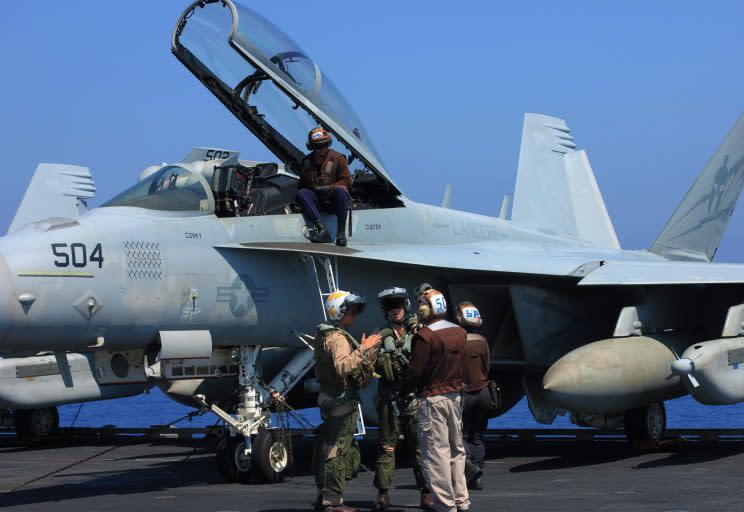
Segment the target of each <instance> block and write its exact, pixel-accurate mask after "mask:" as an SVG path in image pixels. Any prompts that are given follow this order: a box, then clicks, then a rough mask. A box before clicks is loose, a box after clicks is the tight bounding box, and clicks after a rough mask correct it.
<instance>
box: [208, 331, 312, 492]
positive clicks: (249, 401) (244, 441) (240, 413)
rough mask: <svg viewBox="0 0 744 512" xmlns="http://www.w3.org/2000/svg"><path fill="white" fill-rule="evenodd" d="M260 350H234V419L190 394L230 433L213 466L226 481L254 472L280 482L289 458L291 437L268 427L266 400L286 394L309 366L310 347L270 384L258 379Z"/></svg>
mask: <svg viewBox="0 0 744 512" xmlns="http://www.w3.org/2000/svg"><path fill="white" fill-rule="evenodd" d="M260 355H261V347H260V346H241V347H238V348H235V349H234V350H233V359H234V360H237V361H239V363H240V373H239V375H238V387H239V388H238V389H239V393H238V404H237V407H236V413H237V414H236V418H233V417H232V416H231V415H230V414H228V413H227V412H225V411H224V410H222V409H221V408H220V407H218V406H217V405H214V404H210V403H208V402H207V400H206V397H204V396H203V395H196V396H195V397H194V398H195V399H196V401H197V402H199V403H200V404H201V405H202V406H203V407H205V408H207V409H209V410H210V411H211V412H212V413H214V414H215V415H217V416H218V417H219V418H221V419H222V420H223V421H224V422H225V424H226V426H227V428H228V433H229V435H228V436H226V437H225V438H224V439H222V440H221V441H220V443H219V444H218V446H217V467H218V469H219V471H220V474H221V475H222V476H223V478H225V480H227V481H229V482H245V481H247V480H251V479H252V478H253V477H254V476H260V477H262V478H263V479H264V480H266V481H268V482H281V481H282V480H284V478H285V477H286V475H287V473H288V469H289V468H290V466H291V463H292V446H291V440H290V437H289V436H288V435H287V433H286V432H284V431H282V430H278V429H272V428H269V425H270V423H271V410H270V405H271V403H272V401H273V400H275V399H276V398H279V399H282V397H281V394H282V393H287V392H288V391H289V390H290V389H291V388H292V386H294V385H295V384H296V383H297V382H298V381H299V380H300V379H301V378H302V376H304V375H305V373H307V371H308V370H309V369H310V368H311V367H312V363H313V353H312V350H311V349H309V348H308V349H306V350H305V351H300V352H299V353H298V354H297V355H296V356H295V357H294V358H293V359H292V360H291V361H290V362H289V363H287V365H286V366H285V368H284V369H283V370H282V371H281V372H279V374H278V375H277V376H276V377H275V378H274V380H272V381H271V383H270V384H269V385H268V386H265V385H262V384H261V381H260V379H261V376H260V373H259V371H258V369H259V368H260ZM267 387H268V389H267ZM275 397H276V398H275Z"/></svg>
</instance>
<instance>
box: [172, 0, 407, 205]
mask: <svg viewBox="0 0 744 512" xmlns="http://www.w3.org/2000/svg"><path fill="white" fill-rule="evenodd" d="M172 50H173V53H174V54H175V55H176V57H177V58H178V59H179V60H180V61H181V62H182V63H183V64H184V65H185V66H186V67H187V68H188V69H189V70H190V71H191V72H192V73H194V75H196V77H197V78H199V80H200V81H201V82H202V83H204V84H205V85H206V86H207V87H208V88H209V90H210V91H212V92H213V93H214V94H215V95H216V96H217V97H218V98H219V99H220V101H222V103H223V104H224V105H225V106H226V107H227V108H228V109H229V110H230V111H231V112H232V113H233V114H234V115H235V116H236V117H237V118H238V119H239V120H240V121H241V122H242V123H243V124H244V125H245V126H246V127H247V128H248V129H249V130H250V131H251V132H252V133H253V134H254V135H255V136H256V137H258V138H259V139H260V140H261V141H262V142H263V143H264V144H265V145H266V146H267V147H268V148H269V149H270V150H271V151H272V152H273V153H274V154H275V155H276V156H277V157H278V158H279V159H280V160H282V162H283V163H285V164H286V165H287V167H288V168H290V169H292V168H293V167H294V166H295V165H296V163H297V162H298V161H299V159H300V158H302V156H303V154H304V146H305V141H306V138H307V133H308V131H309V130H310V129H311V128H313V127H314V126H317V125H322V126H324V127H325V128H326V129H327V130H329V131H330V132H331V133H332V134H333V135H334V137H335V138H336V140H337V142H340V143H341V145H343V146H344V147H345V148H346V154H347V158H348V159H349V160H350V163H352V164H353V163H354V161H356V162H357V165H356V166H353V165H352V166H351V167H352V169H354V170H356V169H359V170H361V172H363V173H374V174H375V175H376V176H377V178H378V179H379V180H380V181H384V182H385V183H386V184H387V186H388V187H389V188H390V191H391V192H393V193H396V194H400V190H399V189H398V188H397V186H396V185H395V184H394V183H393V181H392V180H391V179H390V177H389V175H388V174H387V172H386V171H385V169H384V167H383V165H382V163H381V161H380V158H379V156H378V154H377V152H376V150H375V149H374V146H373V145H372V142H371V140H370V138H369V135H368V134H367V131H366V130H365V129H364V127H363V126H362V123H361V122H360V121H359V118H358V117H357V116H356V114H355V113H354V111H353V110H352V109H351V107H350V106H349V104H348V102H347V101H346V100H345V99H344V97H343V96H342V95H341V93H340V92H339V91H338V89H336V87H335V86H334V85H333V83H331V81H330V80H329V79H328V77H327V76H325V75H324V74H323V73H322V72H321V70H320V67H319V66H318V65H317V64H316V63H315V62H314V61H313V60H312V59H311V58H310V57H309V56H308V55H307V53H305V52H304V51H303V50H302V49H301V48H300V47H299V46H297V44H296V43H294V42H293V41H292V40H291V39H290V38H289V37H288V36H287V35H286V34H284V33H283V32H282V31H281V30H279V29H278V28H277V27H276V26H274V25H273V24H272V23H270V22H269V21H268V20H266V19H265V18H263V17H262V16H260V15H259V14H257V13H255V12H254V11H252V10H251V9H248V8H247V7H244V6H242V5H240V4H238V3H235V2H233V1H231V0H202V1H198V2H195V3H194V4H192V5H191V6H190V7H189V8H188V9H187V10H186V11H185V12H184V14H183V15H182V16H181V19H180V20H179V22H178V25H177V26H176V29H175V31H174V33H173V41H172ZM334 147H336V149H338V150H341V151H342V150H343V148H342V147H340V146H339V145H338V144H336V145H335V146H334ZM342 152H343V151H342Z"/></svg>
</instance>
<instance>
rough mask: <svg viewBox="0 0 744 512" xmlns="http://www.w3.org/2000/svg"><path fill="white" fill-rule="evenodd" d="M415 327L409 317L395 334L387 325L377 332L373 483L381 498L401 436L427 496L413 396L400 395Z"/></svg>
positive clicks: (388, 484)
mask: <svg viewBox="0 0 744 512" xmlns="http://www.w3.org/2000/svg"><path fill="white" fill-rule="evenodd" d="M417 323H418V320H417V319H416V317H415V316H412V317H411V318H409V319H408V320H407V321H406V322H405V323H404V324H403V325H402V326H400V327H398V329H397V330H396V328H395V327H396V326H394V325H393V324H392V323H387V324H386V325H384V326H383V327H381V328H380V336H381V337H382V347H383V351H381V353H380V355H379V356H378V357H377V363H376V364H375V370H376V371H377V373H378V374H379V375H380V379H379V381H378V386H379V387H378V394H377V397H376V401H377V416H378V420H379V425H380V432H379V442H378V447H377V471H376V473H375V482H374V484H375V487H377V489H378V490H379V492H380V494H387V492H388V490H389V489H390V484H391V483H392V481H393V473H394V472H395V447H396V445H397V444H398V437H399V435H400V434H401V433H402V434H403V438H404V442H405V446H406V451H407V452H408V454H409V455H411V456H412V457H413V475H414V477H415V479H416V486H417V487H418V488H419V489H420V490H422V491H425V492H428V490H427V487H426V479H425V478H424V470H423V466H422V463H421V453H420V450H419V444H418V434H417V433H416V416H415V412H416V411H415V405H416V399H415V396H414V395H413V393H410V394H408V395H406V396H402V395H401V394H400V393H399V390H400V384H401V382H402V381H403V377H404V375H405V372H406V370H407V369H408V364H409V361H410V357H411V338H412V337H413V334H414V332H413V329H414V327H415V326H416V325H417Z"/></svg>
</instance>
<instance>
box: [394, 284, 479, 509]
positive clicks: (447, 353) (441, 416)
mask: <svg viewBox="0 0 744 512" xmlns="http://www.w3.org/2000/svg"><path fill="white" fill-rule="evenodd" d="M415 293H416V295H417V297H418V298H417V301H418V304H419V309H418V318H419V321H420V322H422V323H423V324H424V327H422V328H421V329H419V331H418V332H417V333H416V334H415V335H414V337H413V340H412V345H413V353H412V355H411V364H410V366H409V367H408V371H407V372H406V376H405V379H404V381H403V385H402V387H401V393H408V392H410V391H413V390H416V396H417V397H418V406H417V409H416V419H417V421H418V434H419V443H420V446H421V458H422V460H423V463H424V475H425V477H426V483H427V486H428V487H429V489H431V492H432V495H433V497H434V505H435V509H436V510H437V511H441V512H444V511H448V512H450V511H451V512H456V511H467V510H469V509H470V497H469V494H468V489H467V483H466V481H465V448H463V445H462V425H461V422H462V417H461V412H460V411H461V409H460V406H461V398H460V394H461V393H462V388H463V378H462V377H463V357H464V353H465V343H466V342H467V333H466V332H465V329H463V328H462V327H458V326H457V325H455V324H453V323H450V322H448V321H446V320H445V319H444V317H445V315H446V314H447V302H446V300H445V298H444V295H443V294H442V293H441V292H439V291H437V290H435V289H433V288H432V287H431V286H430V285H429V284H427V283H424V284H422V285H421V286H419V287H418V288H417V289H416V291H415Z"/></svg>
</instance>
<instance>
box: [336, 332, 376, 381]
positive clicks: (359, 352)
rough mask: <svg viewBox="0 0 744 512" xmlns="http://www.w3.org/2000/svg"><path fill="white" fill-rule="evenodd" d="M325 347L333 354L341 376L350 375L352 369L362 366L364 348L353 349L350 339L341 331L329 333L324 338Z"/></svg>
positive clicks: (337, 370)
mask: <svg viewBox="0 0 744 512" xmlns="http://www.w3.org/2000/svg"><path fill="white" fill-rule="evenodd" d="M323 348H324V349H325V351H326V352H328V353H329V354H330V355H331V358H332V359H333V367H334V368H335V369H336V373H338V374H339V375H340V376H341V377H348V376H349V375H351V372H352V371H354V370H355V369H356V368H361V366H362V362H363V360H364V356H365V354H364V349H363V348H362V347H359V348H358V349H356V350H352V348H351V345H350V344H349V340H347V339H346V336H344V335H343V334H341V333H340V332H332V333H330V334H328V335H327V336H326V337H325V339H324V340H323ZM368 352H370V351H368ZM375 356H376V354H375Z"/></svg>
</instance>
